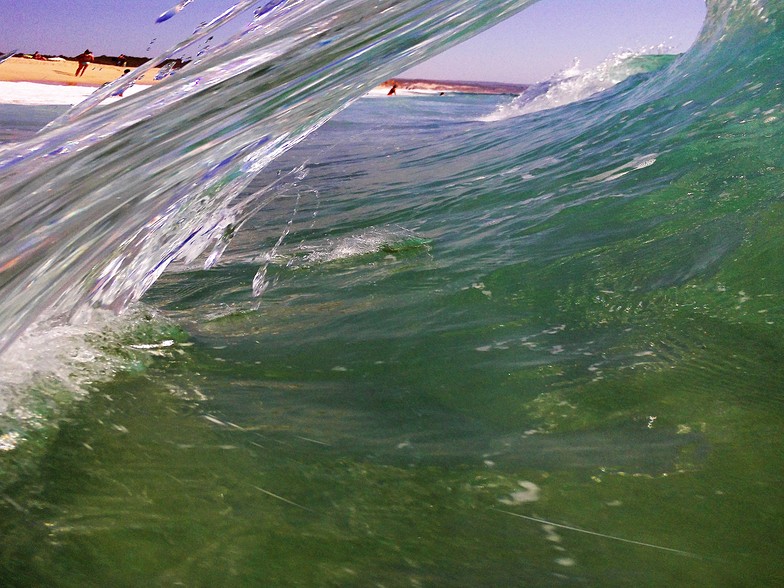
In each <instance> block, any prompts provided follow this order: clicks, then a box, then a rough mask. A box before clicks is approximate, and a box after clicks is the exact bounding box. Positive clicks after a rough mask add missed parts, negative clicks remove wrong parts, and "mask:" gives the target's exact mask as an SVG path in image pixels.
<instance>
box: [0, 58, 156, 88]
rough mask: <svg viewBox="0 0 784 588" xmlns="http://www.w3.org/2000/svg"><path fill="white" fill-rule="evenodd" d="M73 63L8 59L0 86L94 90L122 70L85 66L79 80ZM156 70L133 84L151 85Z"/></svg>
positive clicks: (0, 73) (0, 68) (1, 70)
mask: <svg viewBox="0 0 784 588" xmlns="http://www.w3.org/2000/svg"><path fill="white" fill-rule="evenodd" d="M76 67H77V63H76V62H75V61H70V60H67V59H57V60H51V59H47V60H38V59H28V58H25V57H11V58H9V59H8V60H7V61H4V62H3V63H2V64H0V82H32V83H36V84H52V85H57V86H88V87H93V88H97V87H100V86H102V85H103V84H105V83H107V82H113V81H114V80H116V79H117V78H119V77H120V76H122V75H123V72H124V71H125V70H126V69H133V68H128V67H122V66H119V65H105V64H101V63H93V64H91V65H90V66H88V68H87V71H86V72H85V73H84V75H83V76H80V77H78V78H77V77H76V76H75V75H74V73H75V72H76ZM157 73H158V68H154V69H152V70H151V71H148V72H147V73H146V74H144V76H143V77H142V78H141V79H140V80H137V82H136V83H137V84H144V85H148V84H154V83H157V82H156V80H155V79H154V77H155V75H156V74H157Z"/></svg>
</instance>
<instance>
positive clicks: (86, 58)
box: [74, 49, 95, 78]
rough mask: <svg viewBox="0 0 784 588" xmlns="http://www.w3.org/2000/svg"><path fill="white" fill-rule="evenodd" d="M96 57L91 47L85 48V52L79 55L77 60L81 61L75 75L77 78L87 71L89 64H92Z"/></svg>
mask: <svg viewBox="0 0 784 588" xmlns="http://www.w3.org/2000/svg"><path fill="white" fill-rule="evenodd" d="M94 60H95V58H94V57H93V54H92V51H90V50H89V49H85V50H84V53H82V54H81V55H80V56H79V57H77V58H76V61H78V62H79V67H77V68H76V73H75V74H74V76H76V77H77V78H78V77H79V76H83V75H84V72H85V71H87V66H88V65H90V63H91V62H92V61H94Z"/></svg>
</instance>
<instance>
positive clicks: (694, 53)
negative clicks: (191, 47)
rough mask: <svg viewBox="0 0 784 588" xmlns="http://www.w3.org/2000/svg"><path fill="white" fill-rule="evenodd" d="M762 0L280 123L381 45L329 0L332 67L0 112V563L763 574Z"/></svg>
mask: <svg viewBox="0 0 784 588" xmlns="http://www.w3.org/2000/svg"><path fill="white" fill-rule="evenodd" d="M297 6H298V5H295V6H294V8H292V14H295V15H296V16H297V17H298V18H302V16H301V15H300V12H299V9H298V8H297ZM328 8H330V7H329V6H328V5H324V7H323V10H327V9H328ZM407 8H410V7H407ZM431 8H432V7H431ZM431 8H422V9H421V11H420V12H417V13H413V16H412V15H411V14H412V13H408V14H409V17H407V18H402V20H396V21H395V22H394V23H393V24H392V25H390V31H397V30H399V29H398V28H397V27H400V26H404V25H403V24H401V22H403V23H407V24H406V25H405V26H408V24H410V23H412V22H416V23H421V22H424V21H425V20H427V16H428V14H430V13H429V12H428V10H430V9H431ZM436 8H437V9H438V10H446V8H444V7H443V6H439V7H436ZM436 8H432V9H433V10H436ZM303 11H304V10H303ZM284 16H285V15H284ZM783 16H784V15H782V10H781V4H780V3H778V2H768V3H757V2H716V3H712V4H711V6H710V7H709V11H708V22H707V23H706V28H705V31H704V32H703V35H702V36H701V38H700V40H699V41H698V43H697V45H695V47H694V48H693V49H692V50H691V51H690V52H689V53H687V54H686V55H684V56H682V57H680V58H677V59H675V60H672V58H661V59H658V58H648V59H647V60H643V61H645V65H644V67H641V68H640V70H639V71H640V72H641V73H636V74H634V75H632V76H631V77H628V78H626V79H625V80H624V81H622V82H620V83H618V84H617V85H614V86H612V87H611V88H609V89H605V90H604V91H603V92H601V93H599V94H596V95H593V96H591V97H589V98H587V99H584V100H580V101H577V102H572V103H568V102H569V101H568V100H561V102H560V103H561V104H562V105H561V106H560V107H558V108H555V109H548V110H540V111H538V112H534V113H531V112H528V113H526V112H527V111H526V110H525V109H526V107H527V106H526V105H527V104H530V100H526V99H525V98H524V97H523V98H511V97H487V96H449V95H447V96H424V97H405V98H404V97H396V98H394V99H386V98H360V99H358V100H357V101H355V102H354V103H353V104H352V105H351V106H349V107H348V108H346V109H345V110H343V111H342V112H340V114H338V115H337V116H336V117H334V118H332V119H331V120H330V121H329V122H327V123H325V124H323V126H321V127H320V128H319V129H318V130H316V131H315V132H313V133H312V134H310V135H309V136H308V137H307V138H306V139H304V140H300V138H301V135H303V134H305V133H307V132H309V131H311V128H312V127H313V126H314V125H315V123H319V124H320V123H322V122H323V120H324V119H325V118H326V117H327V116H328V115H329V114H331V113H333V112H334V111H335V110H336V109H339V108H340V107H341V105H342V104H343V102H342V99H339V96H342V97H343V98H351V97H355V96H358V95H360V94H361V93H362V92H361V91H364V89H365V88H366V87H368V86H369V85H372V82H373V81H374V80H375V79H383V77H386V74H387V73H388V70H387V69H384V68H385V67H386V63H385V60H384V59H380V58H379V57H378V55H377V54H375V53H372V52H371V54H368V55H365V54H361V53H359V54H357V55H354V56H353V57H352V59H347V60H345V61H342V57H341V56H342V55H343V53H341V51H342V50H343V48H344V46H343V45H341V43H343V42H344V41H345V40H346V37H344V36H343V35H346V34H348V33H345V29H344V30H342V31H338V30H336V29H333V28H330V27H331V26H332V24H330V22H331V21H330V20H329V19H328V18H327V19H324V18H320V20H319V21H318V22H319V23H320V25H319V27H317V28H315V29H313V31H316V33H317V34H318V35H320V36H319V39H323V38H325V37H329V36H330V35H332V36H331V37H330V38H331V39H334V43H336V44H338V45H341V47H340V48H338V49H335V53H334V54H333V55H326V54H324V55H323V56H324V60H325V63H326V61H329V60H331V59H333V58H334V60H335V61H336V62H337V63H335V64H333V63H332V61H330V62H329V63H330V65H329V67H333V68H337V69H333V70H330V71H332V72H333V73H334V72H337V73H334V75H337V76H338V78H339V79H340V80H342V81H341V82H340V84H337V83H336V86H337V87H335V88H334V89H332V88H331V87H330V86H328V85H325V84H324V83H321V84H320V85H317V86H308V87H307V88H304V87H303V89H301V90H297V91H299V92H301V95H299V97H296V96H294V94H295V93H296V92H295V91H294V90H292V86H290V85H287V84H289V82H290V80H291V79H292V78H290V77H286V76H287V75H290V73H287V72H293V71H295V70H297V71H299V70H298V69H297V68H303V67H305V66H304V65H303V62H302V61H298V60H299V59H300V58H302V54H301V52H300V51H301V49H299V48H295V49H292V51H294V53H292V54H291V56H290V57H291V66H290V69H286V67H285V66H283V65H281V67H280V68H277V67H276V68H273V70H275V71H274V72H273V74H269V75H272V78H270V77H267V78H265V77H264V75H266V74H259V72H258V71H257V70H253V71H256V73H255V74H253V73H252V74H247V77H245V78H242V77H241V78H238V79H235V80H234V82H232V83H227V84H225V87H223V86H221V83H218V84H217V85H216V86H215V89H214V90H212V89H211V90H204V92H206V93H207V94H206V95H205V94H203V93H197V94H195V95H194V97H193V98H192V99H190V98H188V97H187V91H186V90H185V88H187V85H188V84H189V83H192V82H193V80H192V79H190V80H189V79H180V80H177V79H175V78H172V80H171V82H168V85H163V86H161V87H160V88H159V89H158V90H156V91H155V93H152V92H151V93H149V94H147V95H146V97H145V94H138V95H137V96H135V97H133V100H128V101H127V102H126V101H123V102H124V104H118V105H117V106H112V107H111V108H110V109H102V107H100V106H99V107H96V108H94V109H93V110H89V111H85V112H83V113H81V114H80V113H79V112H78V111H76V115H75V116H73V118H72V119H71V120H70V121H69V120H68V119H67V118H60V122H59V123H57V125H58V126H57V127H56V128H55V126H53V127H50V130H49V131H46V132H44V133H42V134H34V132H35V130H36V129H37V128H39V127H40V126H42V125H44V124H46V122H47V121H49V120H52V119H54V118H55V117H56V116H57V115H58V114H62V113H61V112H56V111H54V110H52V109H51V108H49V109H44V108H42V107H30V108H28V109H22V107H16V108H17V109H16V110H13V111H7V110H3V111H2V112H0V119H1V120H3V121H14V120H16V121H17V122H16V123H14V122H8V123H5V125H4V126H5V127H6V128H7V129H8V130H6V131H4V132H5V133H7V134H6V135H4V138H5V137H8V138H5V140H6V141H9V143H7V146H8V147H7V149H6V151H5V152H4V154H2V155H0V158H3V157H4V159H3V161H4V162H5V163H4V166H5V167H4V168H3V169H4V170H6V171H4V172H3V173H5V174H6V175H5V176H4V177H3V182H4V184H3V186H4V188H3V190H4V191H3V194H5V195H6V196H5V197H4V199H3V200H2V202H3V204H2V205H0V206H2V207H3V215H2V219H3V223H7V224H8V228H7V230H5V231H4V232H3V233H2V235H3V236H2V239H3V248H2V250H1V251H2V256H3V257H2V264H1V265H2V273H0V288H2V290H3V294H4V297H3V306H2V315H0V319H1V320H2V324H3V325H4V328H5V332H6V333H7V338H6V341H7V349H6V351H5V353H4V354H3V356H2V358H0V361H2V366H3V372H2V373H3V395H2V404H0V407H2V411H3V412H2V415H0V419H1V420H0V426H1V427H2V430H0V435H2V436H1V437H0V441H1V442H2V444H3V445H2V447H3V448H4V450H3V451H2V452H0V499H1V500H0V509H2V516H0V527H1V532H0V576H1V577H2V578H3V581H4V584H5V585H10V586H37V585H54V586H76V585H79V586H83V585H95V586H105V585H116V586H126V585H127V586H137V585H161V586H170V585H189V586H190V585H193V586H214V585H221V586H248V585H266V586H335V585H337V586H367V585H374V584H378V585H384V586H552V585H591V586H602V585H605V586H629V585H651V586H672V585H694V586H735V585H743V586H747V585H749V586H772V585H777V584H780V583H782V581H783V580H784V577H782V571H781V566H780V561H781V556H782V555H783V553H782V552H783V551H784V550H783V549H782V547H783V543H782V536H783V535H782V531H783V530H784V529H783V528H782V520H784V519H783V518H782V505H784V496H783V495H782V494H783V493H782V488H783V487H784V486H783V485H782V482H783V481H784V480H782V472H784V468H783V467H782V466H784V463H783V456H784V451H783V450H784V447H783V445H784V442H783V440H782V435H781V431H782V425H784V413H783V411H782V382H784V364H783V363H782V360H781V357H782V353H783V352H784V348H783V344H782V342H783V341H784V338H783V337H782V333H783V332H782V326H781V325H782V321H783V320H784V304H783V303H784V300H783V296H784V295H783V294H782V292H783V291H784V288H783V287H784V274H782V272H781V270H780V268H781V267H782V261H784V241H783V240H782V238H781V235H780V233H781V231H780V227H781V223H782V220H784V209H783V208H782V204H781V193H782V169H783V165H784V162H782V155H781V153H782V149H781V147H782V144H781V137H782V133H781V124H782V122H781V121H782V114H783V113H782V102H781V101H782V95H781V82H780V75H779V74H780V71H781V55H784V53H782V32H781V27H780V25H779V24H778V23H779V21H780V20H781V18H782V17H783ZM320 17H321V15H320ZM281 18H284V17H281ZM285 18H289V16H285ZM291 18H293V16H291ZM336 21H339V19H336ZM286 22H288V21H286ZM343 24H345V23H343ZM372 24H373V22H372V19H371V21H370V23H368V22H366V23H364V25H363V26H369V25H372ZM292 26H293V25H292ZM371 28H372V27H371ZM294 30H302V29H301V28H295V29H291V30H289V29H286V28H285V27H283V32H282V33H281V38H282V39H291V38H292V35H293V34H294V33H293V32H292V31H294ZM351 30H353V29H351ZM284 33H285V34H284ZM390 34H392V32H390ZM428 34H431V33H428ZM432 34H434V35H435V33H432ZM402 37H405V35H401V36H400V37H397V38H398V39H399V38H402ZM423 38H431V37H428V35H427V34H424V33H423ZM381 39H386V37H385V36H384V34H381ZM355 40H356V39H355ZM408 41H410V39H409V40H408ZM349 45H350V46H352V45H351V44H350V43H349ZM381 45H383V42H382V43H381ZM329 46H330V45H329V44H327V45H324V46H322V48H321V49H320V51H327V50H326V49H324V48H323V47H329ZM308 47H309V46H308ZM352 47H353V46H352ZM399 50H400V47H397V46H395V51H394V52H392V53H394V54H395V55H399V54H400V53H399ZM353 51H355V52H356V48H355V47H354V48H353ZM390 51H391V50H390ZM218 53H220V52H218ZM305 54H306V55H307V57H308V59H307V60H306V61H308V63H310V62H312V59H313V54H312V53H311V52H310V49H308V50H307V51H305ZM390 54H391V53H390ZM317 55H322V54H321V53H318V54H317ZM401 55H402V57H401V59H406V58H407V59H415V58H418V56H419V54H418V53H417V54H415V55H414V54H405V53H403V54H401ZM214 58H215V59H217V60H219V61H220V62H223V63H226V61H225V60H226V59H229V57H228V56H226V55H220V54H218V55H214ZM303 59H304V58H303ZM656 60H658V61H659V63H657V64H656V67H653V65H652V64H651V63H650V62H651V61H656ZM231 63H236V62H231ZM379 63H381V65H379ZM395 63H397V64H398V65H400V63H402V61H400V62H395ZM295 66H296V67H295ZM254 67H256V66H255V65H254ZM258 67H261V69H263V68H264V66H263V65H261V66H258ZM314 67H322V66H321V65H318V66H314ZM323 67H327V66H326V65H324V66H323ZM186 71H187V70H183V75H184V74H185V72H186ZM281 71H283V73H280V72H281ZM308 71H313V70H308ZM628 73H634V72H628ZM194 75H197V74H196V73H194ZM200 75H201V74H200ZM243 75H244V74H243ZM254 75H258V77H257V78H254ZM596 75H598V74H597V72H592V74H591V76H587V77H585V78H583V79H584V81H585V83H586V84H590V83H593V82H595V77H596ZM278 76H283V77H278ZM248 78H251V79H254V80H258V79H261V80H263V83H264V84H269V87H270V88H271V90H269V92H272V94H270V93H269V92H268V93H264V92H262V93H261V94H258V95H257V94H255V93H254V92H249V93H248V95H244V94H243V93H242V92H243V90H242V89H241V86H242V83H245V82H244V81H243V82H242V83H240V81H239V80H246V81H247V79H248ZM589 78H590V79H589ZM333 79H337V78H333ZM561 81H563V80H553V81H552V84H551V88H555V89H557V90H558V92H560V94H559V95H558V99H559V100H560V99H561V98H562V97H563V94H564V93H565V92H568V91H570V89H569V88H567V87H566V86H563V85H561V86H559V85H558V84H559V83H560V82H561ZM274 82H277V85H275V83H274ZM569 83H570V84H573V86H572V89H573V90H580V88H579V87H574V84H575V83H577V86H579V80H571V81H570V82H569ZM305 85H307V84H305ZM204 87H205V84H204V83H200V85H199V88H204ZM327 87H330V88H331V89H330V90H329V91H327V90H326V88H327ZM276 88H277V89H278V90H280V92H281V93H280V94H278V95H277V97H276V96H275V95H274V92H275V91H276V90H275V89H276ZM333 91H334V95H330V96H329V97H326V96H325V93H332V92H333ZM210 93H214V95H215V96H224V95H225V100H224V102H222V103H221V106H225V105H226V104H229V107H226V108H223V110H222V111H221V112H211V111H215V110H216V106H215V97H214V96H211V95H210ZM284 94H285V95H284ZM556 94H557V92H555V93H551V94H550V95H551V96H556ZM539 95H544V94H542V93H540V94H539ZM182 96H186V98H183V97H182ZM574 96H575V97H580V96H579V92H575V94H574ZM529 98H530V96H529ZM276 100H278V102H275V101H276ZM156 101H159V102H160V104H162V106H158V105H157V104H158V102H156ZM164 103H165V104H164ZM243 105H245V106H243ZM157 108H159V110H156V109H157ZM19 109H21V110H19ZM227 111H231V112H236V117H237V118H231V117H227V116H226V112H227ZM249 112H250V114H249ZM73 114H74V113H72V115H73ZM142 115H143V120H134V117H136V119H138V118H139V117H140V116H142ZM232 116H234V115H232ZM491 119H492V120H491ZM20 121H21V122H20ZM311 123H313V124H311ZM107 125H108V126H107ZM261 128H265V129H267V131H265V132H266V133H267V136H268V139H267V141H266V142H264V144H263V145H259V144H258V143H259V138H260V137H261V135H260V134H259V129H261ZM104 131H106V134H105V136H104V135H102V133H103V132H104ZM109 131H111V132H109ZM249 137H253V140H249ZM151 138H152V139H151ZM153 139H154V140H153ZM11 142H13V144H12V143H11ZM294 143H296V145H295V144H294ZM248 145H251V147H248ZM269 145H272V146H273V147H271V148H270V147H269ZM178 146H181V147H178ZM31 148H32V150H31ZM35 149H39V150H43V151H35ZM177 149H180V150H177ZM224 150H226V151H224ZM232 150H234V151H232ZM284 151H285V152H284ZM42 152H46V153H52V155H51V156H49V158H44V159H41V158H40V153H42ZM236 152H240V153H241V155H239V156H236V157H234V156H231V157H230V156H229V155H228V154H227V153H236ZM251 152H252V154H251ZM24 153H34V154H36V155H35V158H33V157H30V158H29V159H28V160H24V158H23V157H22V155H23V154H24ZM9 154H10V155H9ZM28 161H29V163H28ZM42 162H43V163H42ZM262 164H263V165H262ZM251 168H252V169H251ZM246 172H258V173H256V175H255V176H254V177H252V178H251V177H250V176H251V174H250V173H246ZM22 202H25V203H27V205H28V206H27V207H24V208H23V207H22V204H21V203H22ZM31 209H32V210H33V211H35V212H36V214H38V216H36V217H33V216H32V213H30V212H28V211H30V210H31ZM96 211H97V212H99V213H100V214H96ZM11 212H13V213H14V214H13V215H12V214H11ZM39 213H40V214H39ZM26 215H29V216H26ZM42 218H46V219H48V221H47V222H43V221H42V220H41V219H42ZM87 218H89V221H85V220H84V219H87ZM71 219H75V220H73V223H72V224H69V222H70V221H71ZM34 221H35V222H34ZM25 223H29V224H25ZM240 225H241V226H240ZM31 227H33V228H32V229H31ZM79 229H82V230H81V231H79ZM51 231H54V233H52V232H51ZM58 231H59V232H58ZM224 247H225V249H224ZM219 254H220V255H219ZM164 266H165V267H166V270H167V271H165V272H164V271H163V269H164ZM205 266H209V267H210V269H208V270H207V269H205ZM107 268H108V269H107ZM39 289H40V290H39ZM38 291H40V292H43V293H48V295H42V296H37V295H36V296H34V295H32V293H34V292H38ZM139 296H141V300H139V301H135V299H136V298H137V297H139ZM85 302H88V303H90V304H91V305H92V306H93V307H100V306H104V307H108V308H109V309H119V308H124V309H125V310H124V312H123V313H122V314H121V315H119V316H118V317H116V316H114V315H112V314H110V313H108V312H106V311H102V310H94V311H93V312H92V313H91V314H90V315H89V316H88V313H87V312H86V311H85V310H84V309H83V305H84V303H85ZM63 315H67V316H70V317H71V320H70V321H69V322H66V321H65V320H64V319H63ZM22 331H24V334H23V335H21V337H20V336H19V335H18V333H20V332H22ZM11 333H15V334H14V335H11Z"/></svg>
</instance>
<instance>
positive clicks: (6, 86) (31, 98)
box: [0, 82, 146, 106]
mask: <svg viewBox="0 0 784 588" xmlns="http://www.w3.org/2000/svg"><path fill="white" fill-rule="evenodd" d="M145 87H146V86H132V87H131V88H128V89H127V90H126V91H125V93H124V94H125V96H128V95H131V94H134V93H136V92H140V91H141V90H144V88H145ZM95 90H96V88H94V87H92V86H62V85H59V84H38V83H35V82H0V104H25V105H28V106H41V105H55V106H56V105H71V104H78V103H79V102H81V101H82V100H84V99H85V98H87V97H88V96H89V95H90V94H92V93H93V92H95ZM111 100H120V97H119V96H118V97H115V98H113V99H111Z"/></svg>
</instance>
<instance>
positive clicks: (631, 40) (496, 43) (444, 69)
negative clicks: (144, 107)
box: [0, 0, 705, 83]
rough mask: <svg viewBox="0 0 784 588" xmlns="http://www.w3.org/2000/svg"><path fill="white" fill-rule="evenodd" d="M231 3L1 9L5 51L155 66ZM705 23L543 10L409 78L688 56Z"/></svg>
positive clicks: (55, 3) (557, 0)
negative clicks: (140, 59)
mask: <svg viewBox="0 0 784 588" xmlns="http://www.w3.org/2000/svg"><path fill="white" fill-rule="evenodd" d="M231 3H232V2H231V1H230V0H226V1H225V2H224V1H216V0H196V1H195V2H193V3H192V4H191V5H189V6H188V7H187V8H186V9H185V10H184V11H183V12H181V13H180V14H178V15H177V16H176V17H175V18H172V19H171V20H169V21H167V22H165V23H162V24H158V25H156V24H155V19H156V17H157V16H158V15H159V14H161V13H162V12H164V11H166V10H167V9H169V8H170V7H171V6H172V5H173V4H175V0H131V1H130V2H129V1H128V0H69V1H63V0H33V1H32V2H19V1H18V0H0V18H2V22H3V32H2V35H0V51H2V52H5V51H11V50H19V51H24V52H30V53H32V52H33V51H40V52H41V53H45V54H64V55H77V54H79V53H81V52H82V51H83V50H84V49H87V48H89V49H91V50H92V51H93V52H94V53H95V54H97V55H100V54H107V55H117V54H119V53H126V54H128V55H136V56H149V57H152V56H154V55H156V54H157V53H159V52H161V51H163V50H164V49H166V48H168V47H169V46H171V45H173V44H174V43H175V42H176V41H179V40H181V39H182V38H183V37H185V36H187V35H188V34H189V33H191V32H192V31H193V29H194V28H196V26H197V25H199V24H200V23H201V22H203V21H205V20H209V19H211V18H213V17H214V16H216V15H217V14H219V13H220V12H221V11H222V10H224V9H225V8H226V7H228V6H229V5H230V4H231ZM704 17H705V4H704V0H540V2H538V3H537V4H535V5H533V6H532V7H530V8H528V9H526V10H525V11H523V12H522V13H520V14H518V15H516V16H514V17H512V18H510V19H509V20H507V21H505V22H503V23H501V24H499V25H496V26H495V27H493V28H492V29H490V30H489V31H486V32H485V33H482V34H481V35H479V36H477V37H475V38H473V39H469V40H468V41H466V42H465V43H463V44H461V45H459V46H457V47H454V48H452V49H450V50H448V51H447V52H445V53H443V54H441V55H439V56H437V57H435V58H433V59H431V60H429V61H428V62H426V63H423V64H421V65H419V66H417V67H416V68H413V69H411V70H409V71H407V72H404V75H405V76H408V77H423V78H431V79H447V80H475V81H480V80H485V81H498V82H520V83H525V82H535V81H539V80H542V79H546V78H548V77H550V76H551V75H552V74H553V73H555V72H557V71H560V70H562V69H564V68H565V67H567V66H569V65H570V64H571V62H572V60H573V59H574V58H579V59H580V61H581V64H582V65H583V66H584V67H591V66H592V65H595V64H597V63H599V62H601V61H602V60H603V59H605V58H606V57H608V56H610V55H611V54H612V53H614V52H617V51H619V50H624V49H631V50H639V49H641V48H645V47H650V46H656V45H662V44H663V45H666V46H668V47H670V48H671V49H672V50H673V51H676V52H680V51H684V50H686V49H687V48H688V47H689V45H691V43H692V42H693V40H694V39H695V37H696V36H697V34H698V33H699V30H700V27H701V25H702V21H703V19H704ZM9 23H10V26H9ZM153 39H155V41H154V43H152V46H150V43H151V41H152V40H153ZM148 48H149V50H148Z"/></svg>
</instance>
